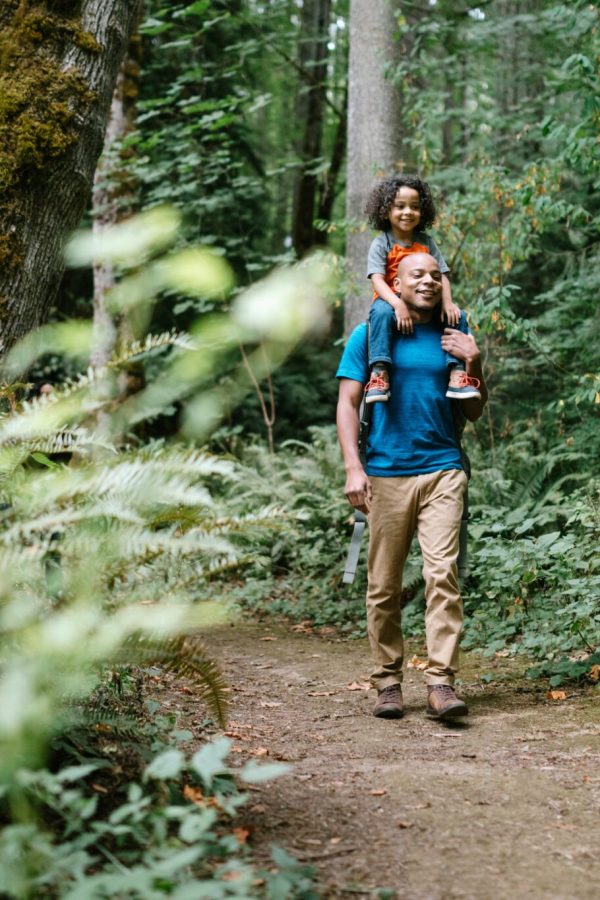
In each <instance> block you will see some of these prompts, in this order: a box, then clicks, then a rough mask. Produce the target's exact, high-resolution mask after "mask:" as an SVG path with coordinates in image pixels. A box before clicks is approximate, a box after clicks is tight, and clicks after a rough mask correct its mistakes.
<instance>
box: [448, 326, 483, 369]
mask: <svg viewBox="0 0 600 900" xmlns="http://www.w3.org/2000/svg"><path fill="white" fill-rule="evenodd" d="M442 350H445V351H446V353H451V354H452V356H456V358H457V359H462V361H463V362H465V363H467V364H470V363H474V362H475V361H476V360H478V359H479V347H478V346H477V344H476V343H475V338H474V337H473V335H472V334H463V332H462V331H455V330H454V328H444V333H443V335H442Z"/></svg>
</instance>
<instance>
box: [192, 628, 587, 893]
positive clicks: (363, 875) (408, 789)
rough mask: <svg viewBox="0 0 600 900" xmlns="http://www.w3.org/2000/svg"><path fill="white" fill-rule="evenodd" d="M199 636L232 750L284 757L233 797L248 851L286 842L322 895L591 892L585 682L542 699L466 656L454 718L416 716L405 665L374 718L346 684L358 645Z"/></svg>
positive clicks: (281, 637) (248, 635)
mask: <svg viewBox="0 0 600 900" xmlns="http://www.w3.org/2000/svg"><path fill="white" fill-rule="evenodd" d="M207 645H208V646H209V647H210V649H211V651H212V652H213V653H214V656H215V657H216V658H217V659H219V660H220V662H221V665H222V667H223V670H224V672H225V675H226V677H227V679H228V681H229V683H230V685H231V687H232V689H233V691H232V707H231V712H230V719H229V723H228V726H227V732H228V733H229V735H230V737H231V738H232V739H233V741H234V754H233V759H234V760H237V759H239V760H240V762H241V761H243V760H245V759H247V758H250V757H252V756H256V757H258V758H264V759H265V761H267V760H273V759H281V760H286V761H289V762H290V764H291V765H292V766H293V770H292V772H291V773H290V774H288V775H285V776H283V777H281V778H279V779H277V780H276V781H274V782H273V783H272V784H269V785H261V786H260V789H259V790H257V791H256V792H253V795H252V802H251V803H250V804H249V806H248V807H247V812H246V813H245V816H246V821H247V823H248V824H249V825H250V826H251V837H250V842H251V844H252V846H253V849H254V851H255V853H256V855H257V856H258V857H259V858H260V859H264V861H267V859H268V858H269V848H270V845H271V844H273V843H276V844H278V845H279V846H282V847H284V848H285V849H286V850H288V851H289V852H291V853H292V854H294V855H295V856H296V857H297V858H298V859H301V860H306V861H307V862H310V863H311V864H312V865H313V866H315V868H316V871H317V873H318V878H319V880H320V885H321V890H322V895H323V896H324V897H332V898H333V897H336V898H337V897H346V898H348V897H352V896H357V897H360V896H366V897H378V896H382V897H383V896H390V894H387V895H386V894H385V893H383V894H380V893H379V890H380V889H382V888H389V889H393V890H395V891H396V893H395V894H392V895H391V896H397V897H398V898H399V900H451V898H461V900H471V898H473V900H487V898H506V897H515V898H519V900H521V898H523V900H530V898H532V900H533V898H540V900H542V898H543V900H563V898H564V900H587V898H589V900H592V898H594V900H596V898H598V897H599V896H600V703H599V700H600V693H599V690H598V688H589V689H582V690H576V691H567V694H568V697H567V699H566V700H563V701H552V700H549V699H548V698H547V696H546V692H545V689H544V690H543V691H542V690H541V689H540V688H539V687H536V686H535V685H534V684H533V683H532V682H525V681H523V679H522V678H519V677H518V673H517V672H516V671H515V664H514V663H513V662H511V661H509V660H505V659H494V660H488V659H485V660H484V659H482V658H481V657H477V656H475V655H470V654H464V656H463V668H462V677H463V684H462V686H461V688H460V693H461V695H462V696H464V697H465V699H467V700H468V702H469V706H470V711H471V715H470V716H469V719H468V723H467V724H464V725H462V726H458V725H454V726H452V727H449V726H444V725H443V724H441V723H439V722H437V721H432V720H430V719H428V718H426V717H425V714H424V712H425V700H426V691H425V685H424V681H423V676H422V673H421V672H420V671H418V670H416V669H409V670H408V672H407V677H406V679H405V685H404V694H405V704H406V707H407V709H406V714H405V717H404V718H403V719H401V720H381V719H376V718H374V717H373V715H372V707H373V702H374V692H373V691H367V690H365V689H360V688H359V689H357V686H360V685H363V683H364V682H366V681H367V675H368V671H369V665H370V656H369V648H368V645H367V642H366V641H362V640H361V641H339V640H337V639H336V638H335V637H331V636H328V637H323V636H317V635H312V634H304V633H298V632H292V631H290V630H289V629H285V628H282V627H273V626H262V627H261V626H259V625H256V624H254V625H248V624H243V623H242V624H235V626H234V625H229V626H220V627H218V628H216V629H215V630H214V631H213V630H211V631H210V634H209V635H207ZM410 650H411V653H417V654H418V656H419V657H422V656H423V655H424V652H423V648H422V647H419V646H416V645H412V646H411V647H410ZM482 672H487V673H491V674H493V675H494V677H496V678H498V679H499V680H498V682H496V683H494V682H491V683H489V684H482V683H481V681H479V680H478V678H477V676H478V674H481V673H482ZM349 685H350V686H352V687H354V689H350V688H349V687H348V686H349ZM267 751H268V752H267ZM236 753H237V754H238V755H237V756H236Z"/></svg>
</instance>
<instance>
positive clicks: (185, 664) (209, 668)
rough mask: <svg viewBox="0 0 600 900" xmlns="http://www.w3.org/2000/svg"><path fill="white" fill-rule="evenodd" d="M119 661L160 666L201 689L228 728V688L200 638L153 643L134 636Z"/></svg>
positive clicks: (186, 636)
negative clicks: (226, 722)
mask: <svg viewBox="0 0 600 900" xmlns="http://www.w3.org/2000/svg"><path fill="white" fill-rule="evenodd" d="M119 660H120V662H121V663H126V664H135V665H140V666H152V665H154V666H159V667H160V668H162V669H165V670H166V671H169V672H172V673H173V674H175V675H177V676H178V677H180V678H187V679H188V680H189V681H191V682H193V683H194V684H195V685H196V687H197V688H198V689H199V691H200V695H201V697H202V698H203V699H204V700H205V701H206V703H207V704H208V706H209V708H210V709H211V711H212V712H213V713H214V714H215V716H216V718H217V721H218V722H219V725H221V726H224V725H225V721H226V716H227V707H228V699H227V685H226V683H225V680H224V678H223V675H222V673H221V670H220V669H219V667H218V665H217V663H216V662H215V661H214V660H213V659H211V658H210V657H208V656H207V654H206V650H205V647H204V645H203V644H202V642H201V640H200V638H199V636H198V635H196V634H187V635H185V634H180V635H177V636H175V637H171V638H157V639H154V640H153V639H151V638H150V637H148V636H147V635H135V636H132V637H130V638H129V639H128V640H127V641H126V642H125V644H124V645H123V647H122V648H121V651H120V654H119Z"/></svg>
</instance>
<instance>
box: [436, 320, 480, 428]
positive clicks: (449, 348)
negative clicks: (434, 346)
mask: <svg viewBox="0 0 600 900" xmlns="http://www.w3.org/2000/svg"><path fill="white" fill-rule="evenodd" d="M442 349H443V350H445V351H446V352H447V353H451V354H452V356H456V358H457V359H462V360H463V362H464V363H465V366H466V369H467V375H471V376H472V377H473V378H477V379H478V380H479V391H480V393H481V400H476V399H475V398H470V399H469V400H461V401H460V408H461V410H462V411H463V413H464V414H465V416H466V418H467V419H468V420H469V421H470V422H474V421H475V419H478V418H479V417H480V415H481V414H482V412H483V407H484V406H485V404H486V403H487V399H488V392H487V387H486V384H485V380H484V377H483V369H482V367H481V354H480V352H479V347H478V346H477V344H476V343H475V338H474V337H473V335H472V334H463V333H462V331H455V329H453V328H445V329H444V333H443V335H442Z"/></svg>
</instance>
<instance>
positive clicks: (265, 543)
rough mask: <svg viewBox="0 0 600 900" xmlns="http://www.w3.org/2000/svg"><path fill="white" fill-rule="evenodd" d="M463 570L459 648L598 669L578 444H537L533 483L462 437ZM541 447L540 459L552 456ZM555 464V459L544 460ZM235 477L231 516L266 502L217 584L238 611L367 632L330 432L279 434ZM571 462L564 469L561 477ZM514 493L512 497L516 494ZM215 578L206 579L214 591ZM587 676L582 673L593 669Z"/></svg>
mask: <svg viewBox="0 0 600 900" xmlns="http://www.w3.org/2000/svg"><path fill="white" fill-rule="evenodd" d="M471 444H472V446H471V447H470V452H471V455H472V457H473V463H474V466H473V468H474V476H473V479H472V481H471V486H470V495H471V523H470V536H469V556H470V572H469V575H468V577H467V579H466V580H465V583H464V585H463V594H464V599H465V610H466V617H465V633H464V639H463V646H464V647H465V648H469V649H479V650H483V651H486V652H491V653H493V652H496V651H499V650H501V649H502V650H506V649H507V648H508V650H509V652H510V653H511V654H512V653H523V654H526V655H527V656H528V657H529V658H531V659H532V660H534V661H535V663H536V666H535V668H534V669H532V674H533V675H534V676H539V675H542V674H543V675H548V676H550V677H551V678H552V682H553V684H558V683H560V681H561V680H563V679H564V678H585V677H586V676H587V677H591V678H592V680H593V679H594V678H597V674H596V673H597V672H598V670H597V669H594V666H595V665H596V663H597V662H598V659H597V656H598V654H597V647H598V635H599V634H600V608H599V605H598V596H599V594H600V591H599V586H600V568H599V566H598V559H597V546H598V543H599V539H600V495H599V488H600V485H599V484H598V483H596V482H593V481H592V482H589V481H587V482H586V483H585V484H584V485H582V484H579V481H578V479H577V477H576V473H575V470H574V463H575V462H576V454H575V451H572V452H571V450H570V447H569V446H565V451H560V452H559V451H558V450H554V451H553V452H551V453H550V454H548V455H547V456H544V454H543V453H540V462H541V461H542V459H543V465H544V468H543V470H542V472H541V474H540V475H539V477H538V478H537V479H536V480H535V481H534V482H533V483H532V475H533V474H534V469H533V467H532V459H531V456H529V457H528V458H527V464H526V465H524V466H523V467H522V468H521V470H518V469H517V468H516V467H515V465H514V455H515V444H514V442H512V443H511V444H509V445H507V447H508V450H507V451H506V452H507V453H509V455H511V456H512V465H513V468H512V476H513V477H512V478H511V479H510V480H508V479H506V478H504V477H503V475H502V471H507V470H510V460H508V461H507V460H504V461H502V468H501V467H500V466H498V467H497V468H496V469H493V468H492V467H490V465H489V454H486V453H485V452H484V451H483V450H482V449H481V448H480V447H478V445H477V444H476V442H475V441H474V439H473V438H471ZM548 456H549V458H548ZM553 463H554V464H553ZM235 468H236V471H237V472H238V475H239V476H240V477H238V478H237V479H236V481H235V484H230V483H227V482H223V484H222V491H221V494H220V500H221V502H224V503H226V504H227V506H228V507H229V508H230V509H232V510H233V512H234V513H235V514H236V515H240V514H242V513H243V512H244V511H245V510H248V509H250V508H253V507H254V508H256V507H261V508H262V507H263V506H266V505H269V504H271V514H272V519H273V522H272V526H271V527H270V528H268V529H261V530H254V531H249V532H245V533H244V535H243V538H242V541H243V546H244V554H245V556H246V557H247V558H250V559H251V562H250V564H249V568H248V569H246V570H245V572H244V579H243V581H242V580H241V579H236V580H233V581H226V582H223V581H222V580H220V579H218V580H219V581H220V589H221V590H222V591H223V594H224V595H226V596H227V597H228V598H229V599H231V600H234V601H236V602H237V603H238V604H240V606H241V607H242V609H244V610H246V611H248V612H251V613H252V614H254V615H256V614H259V615H264V616H267V615H275V616H279V617H283V618H285V619H287V620H289V621H293V622H305V623H306V624H307V626H311V627H314V628H315V629H319V628H322V627H326V626H331V625H334V626H336V627H337V629H338V630H339V631H340V632H341V633H343V634H348V635H351V636H362V635H364V633H365V620H364V618H365V617H364V595H365V589H366V545H367V540H366V539H365V540H364V542H363V547H362V549H361V557H360V561H359V567H358V572H357V577H356V579H355V582H354V584H353V585H344V584H342V574H343V570H344V560H345V555H346V553H347V550H348V545H349V541H350V535H351V531H352V524H351V523H352V510H351V508H350V507H349V506H348V504H347V501H346V500H345V498H344V494H343V468H342V465H341V460H340V455H339V450H338V448H337V444H336V441H335V433H334V429H333V428H332V427H331V428H328V427H319V428H314V429H312V443H310V444H309V443H301V442H298V441H289V442H287V443H285V444H283V445H282V446H281V448H280V449H279V450H278V451H277V452H276V453H275V454H274V455H271V454H269V453H268V452H267V450H266V448H265V447H264V446H262V445H260V444H254V445H252V446H250V447H248V448H246V449H245V450H244V451H243V454H242V458H241V460H240V461H239V462H238V463H235ZM569 472H570V473H571V477H565V476H568V475H569ZM516 498H517V499H518V502H515V500H516ZM215 588H217V585H216V584H215V583H214V582H213V583H212V584H211V585H210V589H211V590H215ZM404 588H405V601H406V603H407V606H406V609H405V612H404V626H405V630H406V632H407V633H408V634H411V633H413V634H414V633H421V632H422V628H423V616H422V610H423V602H424V600H423V589H422V579H421V575H420V559H419V553H418V546H417V545H416V542H415V546H414V547H413V553H412V554H411V557H410V559H409V561H408V564H407V568H406V571H405V578H404ZM590 673H591V676H590Z"/></svg>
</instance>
